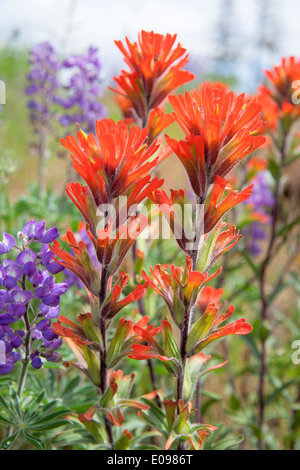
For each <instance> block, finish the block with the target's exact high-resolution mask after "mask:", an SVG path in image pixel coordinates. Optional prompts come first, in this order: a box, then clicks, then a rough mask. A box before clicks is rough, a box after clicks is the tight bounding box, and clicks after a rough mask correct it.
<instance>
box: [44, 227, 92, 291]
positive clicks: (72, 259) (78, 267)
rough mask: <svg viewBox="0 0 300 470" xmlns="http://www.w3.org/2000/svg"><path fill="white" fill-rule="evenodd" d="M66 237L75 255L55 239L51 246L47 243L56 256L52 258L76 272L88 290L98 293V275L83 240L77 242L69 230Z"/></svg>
mask: <svg viewBox="0 0 300 470" xmlns="http://www.w3.org/2000/svg"><path fill="white" fill-rule="evenodd" d="M67 239H68V241H69V244H70V245H69V246H70V247H71V248H72V250H73V252H74V254H75V256H72V255H70V254H69V253H67V252H66V251H64V250H63V249H62V247H61V246H60V244H59V242H58V241H57V240H55V241H54V242H53V245H52V246H51V245H49V248H50V250H51V251H52V253H53V254H54V255H56V256H57V257H56V258H54V259H55V261H56V262H57V263H59V264H61V265H62V266H64V267H65V268H67V269H69V270H70V271H72V272H73V273H74V274H76V276H77V277H79V279H80V280H81V281H82V282H83V284H84V285H85V286H86V287H87V289H88V290H89V291H91V292H93V293H94V294H95V295H97V294H99V291H100V275H99V272H98V270H97V269H96V268H95V267H94V265H93V262H92V260H91V258H90V255H89V253H88V249H87V247H86V245H85V243H84V242H83V241H80V242H79V243H77V241H76V239H75V237H74V234H73V233H72V232H71V231H68V232H67Z"/></svg>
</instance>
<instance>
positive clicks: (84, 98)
mask: <svg viewBox="0 0 300 470" xmlns="http://www.w3.org/2000/svg"><path fill="white" fill-rule="evenodd" d="M63 67H65V68H67V69H69V70H70V72H71V76H70V79H69V82H68V84H67V85H66V87H65V89H66V96H65V97H61V98H59V99H58V100H57V102H58V103H59V104H60V105H61V106H62V107H63V108H65V110H66V111H67V112H66V113H65V114H63V116H62V117H61V119H60V122H61V124H62V125H63V126H66V127H70V126H71V125H72V124H74V123H80V126H81V127H82V128H83V129H85V130H86V132H88V133H90V132H93V131H94V126H95V121H96V119H102V118H104V117H105V115H106V110H105V108H104V106H103V105H102V104H101V103H100V98H101V96H102V87H101V81H100V71H101V64H100V60H99V57H98V49H97V48H95V47H90V48H89V49H88V52H87V54H81V55H79V54H76V55H73V56H71V57H70V58H69V59H67V60H65V61H64V62H63Z"/></svg>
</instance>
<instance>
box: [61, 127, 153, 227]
mask: <svg viewBox="0 0 300 470" xmlns="http://www.w3.org/2000/svg"><path fill="white" fill-rule="evenodd" d="M148 132H149V131H148V129H140V128H138V127H131V129H130V130H129V129H128V127H127V126H126V124H125V123H124V122H122V121H119V122H118V123H115V122H114V121H113V120H110V119H103V120H102V121H96V137H97V140H96V137H95V136H94V135H93V134H89V135H88V136H86V135H85V134H84V133H83V132H82V131H81V130H80V131H78V132H77V139H78V142H77V140H76V139H75V137H74V136H67V137H66V138H65V139H61V143H62V145H63V146H64V147H66V148H67V149H68V150H69V151H70V152H71V156H72V160H73V167H74V170H75V171H77V173H79V175H80V176H81V177H82V178H83V179H84V180H85V182H86V183H87V185H88V187H89V188H90V190H91V193H92V195H93V198H94V201H95V204H96V206H97V207H98V206H100V205H101V204H107V203H111V202H112V200H113V199H114V198H117V197H119V196H121V195H123V194H124V195H126V196H129V195H130V194H131V192H132V191H133V190H134V189H135V187H136V183H137V182H139V181H140V178H142V177H145V176H146V175H147V174H148V172H149V171H150V170H151V169H152V168H154V166H155V165H156V163H157V160H158V157H157V158H155V159H152V160H151V161H149V159H150V158H151V157H152V156H153V155H154V153H155V152H156V150H157V149H158V145H157V144H156V143H155V142H154V143H153V144H152V145H150V146H149V147H148V146H147V143H146V139H147V135H148ZM156 181H158V180H156ZM146 183H149V179H148V180H147V181H145V184H146ZM157 184H158V186H161V184H162V181H161V182H159V183H157ZM142 188H143V187H142ZM142 188H140V190H141V189H142ZM76 189H77V191H78V187H77V188H76ZM70 190H71V191H72V190H73V192H74V185H73V186H71V188H70ZM151 191H153V187H150V192H151ZM69 195H70V191H69ZM75 197H76V198H77V195H75ZM144 197H146V195H144ZM73 200H74V199H73ZM87 221H88V220H87Z"/></svg>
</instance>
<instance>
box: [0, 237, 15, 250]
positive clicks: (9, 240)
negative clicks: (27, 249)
mask: <svg viewBox="0 0 300 470" xmlns="http://www.w3.org/2000/svg"><path fill="white" fill-rule="evenodd" d="M15 244H16V240H15V238H14V237H13V236H12V235H10V234H9V233H6V232H3V238H2V242H0V255H3V254H4V253H8V252H9V251H10V250H11V249H12V248H13V247H14V246H15Z"/></svg>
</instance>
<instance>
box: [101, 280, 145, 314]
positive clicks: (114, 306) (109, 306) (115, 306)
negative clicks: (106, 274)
mask: <svg viewBox="0 0 300 470" xmlns="http://www.w3.org/2000/svg"><path fill="white" fill-rule="evenodd" d="M128 279H129V276H128V274H125V273H124V271H121V272H120V274H119V277H118V281H117V284H116V285H115V286H114V287H113V289H112V292H111V294H110V296H109V298H108V301H107V302H106V303H105V305H104V306H103V309H102V311H101V315H102V316H103V318H105V319H111V318H113V317H114V316H115V315H117V313H118V312H119V311H120V310H121V309H122V308H124V307H126V305H128V304H130V303H132V302H135V301H136V300H139V299H140V298H141V297H142V296H143V295H144V294H145V292H146V289H147V287H148V283H145V284H143V285H142V284H138V285H137V286H136V288H135V289H134V290H133V291H132V292H131V293H130V294H129V295H127V296H126V297H124V298H123V299H122V300H119V301H118V299H119V297H120V295H121V293H122V290H123V289H124V288H125V287H126V285H127V283H128Z"/></svg>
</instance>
